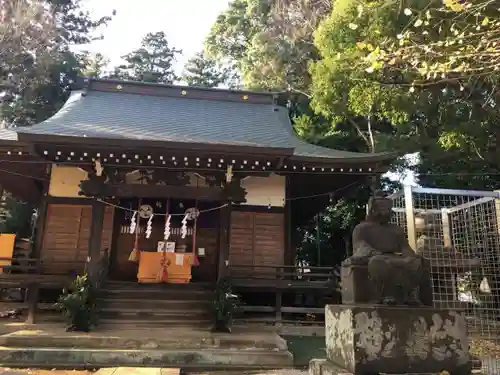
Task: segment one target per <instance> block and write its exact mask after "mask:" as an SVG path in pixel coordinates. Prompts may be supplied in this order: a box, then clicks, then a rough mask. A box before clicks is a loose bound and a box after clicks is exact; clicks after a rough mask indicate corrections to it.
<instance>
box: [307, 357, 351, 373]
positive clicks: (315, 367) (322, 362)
mask: <svg viewBox="0 0 500 375" xmlns="http://www.w3.org/2000/svg"><path fill="white" fill-rule="evenodd" d="M309 375H352V373H350V372H348V371H347V370H345V369H343V368H340V367H339V366H337V365H335V364H334V363H332V362H330V361H329V360H327V359H311V361H310V362H309Z"/></svg>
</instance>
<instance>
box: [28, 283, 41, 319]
mask: <svg viewBox="0 0 500 375" xmlns="http://www.w3.org/2000/svg"><path fill="white" fill-rule="evenodd" d="M38 292H39V286H38V285H36V284H32V285H30V286H29V287H28V291H27V300H28V318H27V319H26V323H27V324H35V322H36V319H35V315H36V307H37V304H38V294H39V293H38Z"/></svg>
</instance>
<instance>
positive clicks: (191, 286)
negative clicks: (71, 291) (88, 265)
mask: <svg viewBox="0 0 500 375" xmlns="http://www.w3.org/2000/svg"><path fill="white" fill-rule="evenodd" d="M104 286H105V287H109V288H112V289H140V290H156V289H159V290H181V291H190V290H195V291H197V290H205V291H206V290H211V291H213V290H214V288H215V286H214V285H213V284H209V283H187V284H164V283H137V282H130V281H107V282H106V283H104Z"/></svg>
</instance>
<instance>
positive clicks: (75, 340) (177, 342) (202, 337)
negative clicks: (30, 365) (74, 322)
mask: <svg viewBox="0 0 500 375" xmlns="http://www.w3.org/2000/svg"><path fill="white" fill-rule="evenodd" d="M141 333H142V332H141V331H140V330H137V329H130V330H120V336H118V335H117V334H116V331H105V330H102V329H100V330H99V332H92V333H91V334H78V333H75V332H64V333H61V334H57V335H47V334H45V335H43V334H41V335H36V334H30V333H28V334H16V333H11V334H6V335H2V336H0V347H14V348H16V347H17V348H20V347H25V346H26V347H37V348H72V349H116V348H120V349H122V350H124V349H131V350H141V349H168V350H174V349H199V350H202V349H239V350H278V351H279V350H285V351H286V350H287V345H286V341H285V340H283V339H282V338H281V337H279V336H277V335H271V334H265V333H260V334H259V333H248V334H244V335H235V334H230V333H210V332H209V331H208V330H194V329H175V328H174V329H169V331H168V335H167V334H166V335H161V333H160V334H158V332H157V333H156V334H155V335H154V336H153V337H151V336H149V337H148V338H143V337H141Z"/></svg>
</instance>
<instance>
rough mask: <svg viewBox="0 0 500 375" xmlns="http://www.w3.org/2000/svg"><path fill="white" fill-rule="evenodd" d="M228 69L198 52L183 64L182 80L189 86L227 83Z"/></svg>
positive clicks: (214, 85) (217, 85)
mask: <svg viewBox="0 0 500 375" xmlns="http://www.w3.org/2000/svg"><path fill="white" fill-rule="evenodd" d="M228 79H229V72H228V69H224V68H222V67H221V66H220V65H219V64H218V63H217V62H216V61H215V60H214V59H211V58H209V57H207V56H205V54H204V53H203V52H198V53H197V54H195V55H194V56H193V57H192V58H190V59H189V60H188V61H187V63H186V65H185V66H184V73H183V75H182V80H183V81H185V82H186V83H187V84H188V85H189V86H198V87H219V86H221V85H223V84H225V83H227V81H228Z"/></svg>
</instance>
